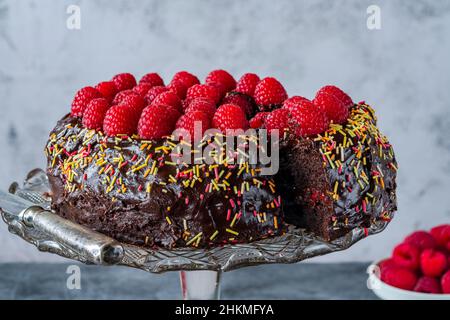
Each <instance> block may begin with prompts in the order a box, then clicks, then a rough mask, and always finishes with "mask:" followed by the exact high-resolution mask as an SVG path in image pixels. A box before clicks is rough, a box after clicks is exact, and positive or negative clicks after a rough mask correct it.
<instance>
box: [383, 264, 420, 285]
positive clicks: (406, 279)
mask: <svg viewBox="0 0 450 320" xmlns="http://www.w3.org/2000/svg"><path fill="white" fill-rule="evenodd" d="M381 281H383V282H385V283H387V284H388V285H391V286H394V287H396V288H400V289H404V290H413V289H414V287H415V286H416V283H417V276H416V274H415V273H414V272H413V271H411V270H408V269H405V268H388V269H386V271H385V272H382V273H381Z"/></svg>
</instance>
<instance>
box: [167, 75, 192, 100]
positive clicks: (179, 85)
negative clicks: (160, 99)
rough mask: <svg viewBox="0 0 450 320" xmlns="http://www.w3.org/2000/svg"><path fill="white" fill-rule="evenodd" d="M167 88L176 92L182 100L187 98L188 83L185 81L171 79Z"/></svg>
mask: <svg viewBox="0 0 450 320" xmlns="http://www.w3.org/2000/svg"><path fill="white" fill-rule="evenodd" d="M167 89H169V91H172V92H174V93H176V95H177V96H178V97H179V98H180V99H182V100H183V99H184V98H186V92H187V89H188V88H187V87H186V85H184V84H183V82H181V81H179V80H176V81H171V82H170V83H169V85H168V86H167Z"/></svg>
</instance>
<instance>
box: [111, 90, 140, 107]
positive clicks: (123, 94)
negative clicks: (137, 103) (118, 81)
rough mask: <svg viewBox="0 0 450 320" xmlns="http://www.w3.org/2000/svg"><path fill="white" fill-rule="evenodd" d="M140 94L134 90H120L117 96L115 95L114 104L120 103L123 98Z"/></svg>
mask: <svg viewBox="0 0 450 320" xmlns="http://www.w3.org/2000/svg"><path fill="white" fill-rule="evenodd" d="M138 95H139V94H138V93H137V92H135V91H133V90H130V89H129V90H124V91H120V92H119V93H118V94H116V96H115V97H114V99H113V101H112V104H113V105H115V104H119V103H121V102H122V100H123V99H124V98H125V97H127V96H138Z"/></svg>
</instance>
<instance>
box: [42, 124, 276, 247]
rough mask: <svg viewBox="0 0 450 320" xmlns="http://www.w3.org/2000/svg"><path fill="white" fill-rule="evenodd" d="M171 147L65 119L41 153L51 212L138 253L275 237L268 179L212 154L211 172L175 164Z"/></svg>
mask: <svg viewBox="0 0 450 320" xmlns="http://www.w3.org/2000/svg"><path fill="white" fill-rule="evenodd" d="M213 141H214V140H213ZM176 146H177V144H175V142H174V141H171V139H170V138H167V139H163V140H161V141H145V140H138V139H136V138H135V137H128V136H118V137H106V136H104V135H103V134H102V133H101V132H99V131H95V130H87V129H85V128H83V127H82V125H81V123H80V120H79V118H73V117H71V116H66V117H65V118H63V119H62V120H60V121H59V122H58V124H57V126H56V127H55V129H54V130H53V131H52V133H51V135H50V140H49V142H48V145H47V148H46V152H47V154H48V159H49V165H48V176H49V180H50V185H51V188H52V198H53V210H54V211H55V212H56V213H57V214H59V215H61V216H62V217H64V218H67V219H69V220H72V221H75V222H77V223H79V224H82V225H86V226H88V227H90V228H92V229H93V230H96V231H99V232H101V233H104V234H106V235H109V236H111V237H113V238H115V239H117V240H120V241H123V242H126V243H130V244H136V245H142V246H163V247H166V248H173V247H180V246H196V247H204V246H210V245H219V244H224V243H242V242H248V241H252V240H257V239H263V238H265V237H268V236H270V235H278V234H280V233H282V232H283V230H284V227H283V226H284V224H283V216H282V213H281V196H280V195H279V194H278V193H277V192H276V189H275V183H274V181H273V177H270V176H269V177H264V176H261V175H260V174H259V172H260V169H259V168H258V166H255V165H251V164H249V162H243V163H240V164H233V165H230V164H228V163H227V161H226V160H227V159H226V158H221V157H222V156H223V155H221V154H220V153H218V154H217V163H215V164H211V165H207V164H201V165H195V164H194V165H187V164H183V163H175V162H173V159H172V157H171V156H172V155H173V154H174V153H175V152H178V151H176V150H175V149H176Z"/></svg>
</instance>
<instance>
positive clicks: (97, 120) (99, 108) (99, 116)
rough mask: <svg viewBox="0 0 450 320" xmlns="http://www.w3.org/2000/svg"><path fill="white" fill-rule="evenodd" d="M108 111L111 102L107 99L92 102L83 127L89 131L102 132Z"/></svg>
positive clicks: (84, 116) (88, 106)
mask: <svg viewBox="0 0 450 320" xmlns="http://www.w3.org/2000/svg"><path fill="white" fill-rule="evenodd" d="M108 109H109V102H108V100H106V99H105V98H97V99H93V100H91V101H90V102H89V103H88V105H87V107H86V110H85V111H84V115H83V126H84V127H85V128H88V129H95V130H101V129H102V128H103V120H104V119H105V115H106V112H107V111H108Z"/></svg>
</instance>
